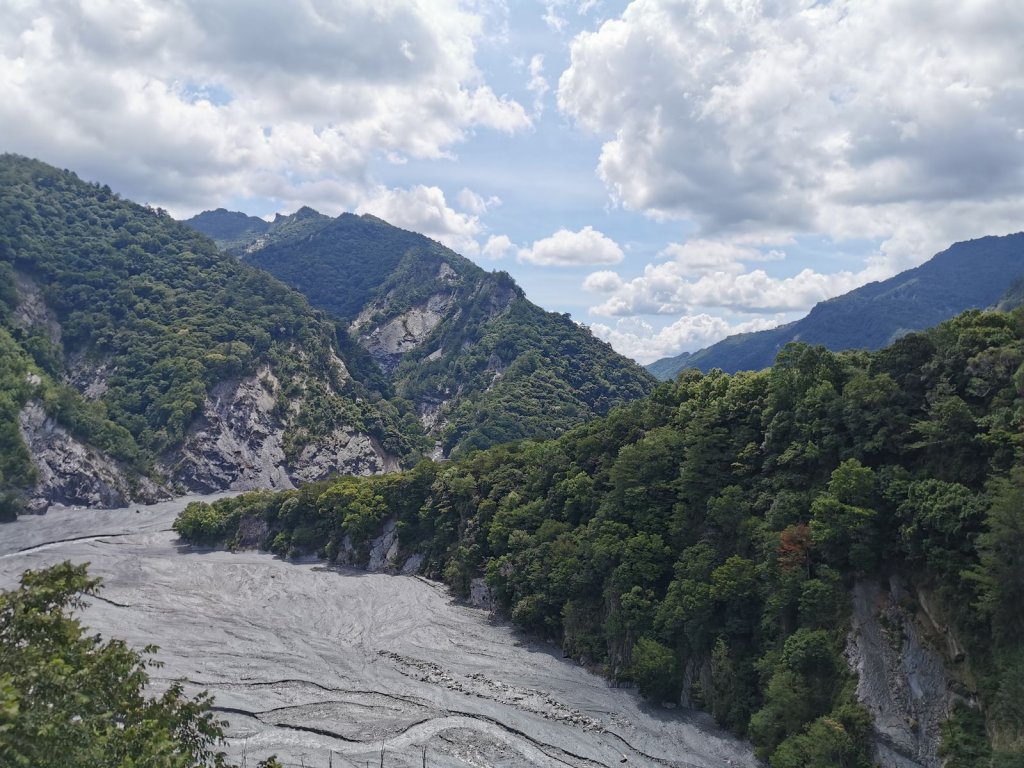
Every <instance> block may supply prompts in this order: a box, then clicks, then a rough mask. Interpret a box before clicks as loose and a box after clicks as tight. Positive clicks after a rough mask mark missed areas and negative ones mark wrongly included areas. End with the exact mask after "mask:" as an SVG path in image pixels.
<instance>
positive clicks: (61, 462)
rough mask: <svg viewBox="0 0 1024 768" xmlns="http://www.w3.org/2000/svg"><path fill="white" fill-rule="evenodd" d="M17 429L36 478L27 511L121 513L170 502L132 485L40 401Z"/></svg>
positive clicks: (162, 493) (142, 483)
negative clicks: (58, 508)
mask: <svg viewBox="0 0 1024 768" xmlns="http://www.w3.org/2000/svg"><path fill="white" fill-rule="evenodd" d="M19 426H20V428H21V435H22V438H23V439H24V440H25V444H26V445H27V446H28V449H29V452H30V454H31V455H32V462H33V464H34V465H35V467H36V471H37V472H38V476H39V480H38V482H37V483H36V485H35V487H34V488H33V489H32V490H31V491H30V492H29V494H28V508H29V509H30V510H31V511H34V512H42V511H44V510H46V508H47V507H49V506H50V505H51V504H64V505H66V506H88V507H123V506H125V505H127V504H130V503H131V502H133V501H139V502H142V503H146V504H148V503H152V502H155V501H159V500H161V499H167V498H170V494H169V493H168V492H167V490H166V489H164V488H161V487H159V486H157V485H156V484H155V483H153V482H151V481H150V480H147V479H145V478H143V479H142V480H139V481H138V482H137V483H133V482H132V481H131V479H130V478H129V474H128V472H127V471H126V470H125V469H124V468H123V467H122V466H121V465H120V464H119V463H118V462H117V461H116V460H115V459H112V458H111V457H110V456H107V455H105V454H103V453H102V452H100V451H97V450H95V449H93V448H89V447H88V446H86V445H83V444H82V443H80V442H79V441H78V440H76V439H75V438H74V437H72V436H71V435H70V434H69V433H68V432H67V431H66V430H65V429H64V428H63V427H61V426H60V425H58V424H57V422H56V421H54V420H53V419H52V418H50V417H49V416H48V415H47V414H46V411H45V410H44V409H43V406H42V405H41V404H40V403H39V402H38V401H31V402H29V403H27V404H26V405H25V407H24V408H23V409H22V410H21V414H20V417H19Z"/></svg>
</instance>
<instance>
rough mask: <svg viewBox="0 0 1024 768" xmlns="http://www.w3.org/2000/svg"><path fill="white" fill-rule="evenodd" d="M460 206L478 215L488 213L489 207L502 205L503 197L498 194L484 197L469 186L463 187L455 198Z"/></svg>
mask: <svg viewBox="0 0 1024 768" xmlns="http://www.w3.org/2000/svg"><path fill="white" fill-rule="evenodd" d="M455 199H456V200H457V201H458V203H459V206H460V207H461V208H462V209H463V210H466V211H469V212H470V213H472V214H475V215H477V216H482V215H483V214H485V213H487V211H488V209H490V208H496V207H497V206H499V205H501V198H500V197H498V196H497V195H491V196H490V197H487V198H484V197H482V196H480V195H478V194H477V193H476V192H474V191H473V190H472V189H469V187H463V188H462V189H460V190H459V194H458V195H457V196H456V198H455Z"/></svg>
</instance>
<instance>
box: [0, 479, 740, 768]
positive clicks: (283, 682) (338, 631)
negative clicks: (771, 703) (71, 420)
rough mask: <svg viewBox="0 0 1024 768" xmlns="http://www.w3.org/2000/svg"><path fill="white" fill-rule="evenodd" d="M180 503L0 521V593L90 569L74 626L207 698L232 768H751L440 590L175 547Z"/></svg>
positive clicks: (677, 719)
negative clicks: (143, 658) (134, 652)
mask: <svg viewBox="0 0 1024 768" xmlns="http://www.w3.org/2000/svg"><path fill="white" fill-rule="evenodd" d="M207 498H209V497H207ZM187 501H188V499H178V500H175V501H172V502H166V503H163V504H156V505H153V506H148V507H133V508H131V509H127V510H83V509H70V510H66V509H51V510H50V512H48V513H47V514H46V515H43V516H30V517H23V518H21V519H19V520H18V521H17V522H15V523H10V524H6V525H0V588H4V589H7V588H10V587H13V586H14V585H15V584H16V583H17V579H18V577H19V576H20V574H21V573H22V572H23V571H24V570H25V569H26V568H41V567H44V566H47V565H50V564H53V563H56V562H60V561H62V560H72V561H74V562H84V561H88V562H90V563H92V567H91V571H92V573H94V574H95V575H98V576H102V577H103V579H104V583H105V588H104V589H103V591H102V593H101V595H100V597H99V598H98V599H96V600H93V601H92V603H91V605H90V606H89V607H88V609H87V610H86V612H85V616H84V619H85V622H86V623H87V624H88V626H89V627H91V628H92V629H93V630H95V631H97V632H100V633H102V634H103V635H104V637H120V638H123V639H125V640H127V641H128V642H129V643H131V644H132V645H133V646H135V647H137V648H141V647H142V646H144V645H147V644H150V643H153V644H156V645H158V646H160V651H159V653H158V655H157V658H158V659H159V660H160V661H162V662H163V663H164V666H163V668H161V669H156V670H153V677H154V686H155V687H160V686H161V685H166V683H167V682H168V681H170V680H174V679H184V680H186V681H188V688H189V691H190V692H191V693H195V692H197V691H198V690H200V689H209V690H210V691H211V692H212V693H213V694H214V695H215V697H216V706H217V707H218V708H219V709H220V710H221V712H222V713H223V717H224V718H225V719H226V720H228V721H229V723H230V725H229V727H228V729H227V732H228V736H229V741H228V744H226V745H225V747H224V748H225V751H227V752H228V754H229V755H231V757H232V758H233V759H234V760H236V761H237V762H239V763H240V762H241V761H242V759H243V757H244V758H245V760H246V762H247V763H248V765H250V766H251V765H255V762H256V760H257V759H260V758H262V757H266V756H268V755H270V754H274V753H276V754H277V755H278V757H279V758H280V759H281V760H282V762H283V763H284V764H285V765H288V766H302V765H304V766H308V767H309V768H318V767H319V766H327V765H328V762H329V761H332V762H333V765H335V766H366V765H373V766H378V765H379V764H380V752H381V747H382V744H383V749H384V753H385V758H384V760H385V765H386V766H389V768H391V767H394V768H398V767H399V766H403V767H404V766H420V765H421V764H422V755H423V748H424V747H425V748H426V756H427V764H428V765H429V766H432V767H437V768H440V767H442V766H444V767H451V768H455V767H456V766H458V767H460V768H461V767H462V766H495V767H498V766H502V767H503V766H528V765H537V766H553V767H554V766H574V767H577V766H578V767H581V768H582V767H585V766H620V765H625V766H629V765H634V766H680V767H682V768H722V766H756V765H757V764H758V763H757V761H756V760H755V759H754V757H753V754H752V752H751V750H750V748H749V745H746V744H744V743H743V742H741V741H738V740H736V739H734V738H732V737H730V736H729V735H728V734H725V733H723V732H721V731H720V730H718V729H716V728H715V727H714V726H713V724H712V723H711V722H710V720H709V719H708V718H707V717H706V716H704V715H700V714H697V713H690V712H685V711H681V710H666V709H662V708H658V707H651V706H648V705H646V704H644V703H643V702H641V701H640V700H639V699H638V697H637V696H636V694H635V693H634V692H632V691H628V690H624V689H618V688H611V687H609V686H608V685H607V683H606V682H605V681H604V680H603V679H602V678H600V677H599V676H597V675H594V674H591V673H589V672H588V671H586V670H585V669H583V668H581V667H580V666H578V665H577V664H575V663H572V662H571V661H569V660H566V659H563V658H561V654H560V653H558V650H557V648H555V647H554V646H550V645H547V644H544V643H539V642H534V641H531V640H530V639H528V638H526V637H524V636H523V635H521V634H520V633H518V632H516V631H515V630H513V629H512V628H511V627H509V626H507V625H505V624H503V623H501V622H499V621H495V620H493V619H492V618H491V617H490V615H489V614H488V613H487V612H485V611H483V610H480V609H477V608H471V607H468V606H465V605H461V604H460V603H458V602H457V601H454V600H453V599H452V598H451V596H450V594H449V593H448V591H447V589H445V588H444V587H443V585H439V584H435V583H432V582H429V581H426V580H424V579H421V578H417V577H413V576H389V575H384V574H370V573H364V572H361V571H355V570H341V571H339V570H335V569H329V568H325V567H324V566H323V565H321V564H318V563H291V562H285V561H282V560H280V559H278V558H275V557H273V556H271V555H268V554H264V553H258V552H243V553H239V554H231V553H227V552H221V551H197V550H194V549H192V548H189V547H185V546H183V545H181V544H180V543H179V542H178V540H177V536H176V535H175V534H174V533H173V532H172V531H171V530H170V527H171V523H172V522H173V520H174V517H175V515H176V514H177V513H178V511H179V510H180V509H182V508H183V507H184V505H185V503H186V502H187ZM136 510H138V511H136ZM332 752H333V756H332V754H331V753H332Z"/></svg>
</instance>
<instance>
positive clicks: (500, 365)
mask: <svg viewBox="0 0 1024 768" xmlns="http://www.w3.org/2000/svg"><path fill="white" fill-rule="evenodd" d="M240 216H241V214H232V213H229V212H227V211H211V212H206V213H204V214H200V215H199V216H197V217H195V218H193V219H190V220H189V221H188V222H187V223H188V224H190V225H191V226H194V227H196V228H197V229H198V230H199V231H202V232H205V233H207V234H209V235H210V236H212V237H219V238H220V239H219V240H218V242H219V243H220V244H221V245H222V246H223V247H225V248H227V249H228V251H229V252H231V253H234V254H236V255H238V256H239V257H240V258H242V259H243V260H245V261H246V262H248V263H250V264H253V265H255V266H259V267H260V268H262V269H265V270H267V271H269V272H270V273H272V274H273V275H275V276H276V277H278V278H280V279H281V280H283V281H284V282H286V283H288V284H289V285H292V286H294V287H295V288H296V289H298V290H299V291H301V292H302V293H303V294H304V295H305V296H306V297H307V298H308V299H309V301H310V302H311V303H312V304H313V305H314V306H316V307H319V308H321V309H323V310H325V311H326V312H328V313H330V314H331V316H332V317H334V318H335V319H336V321H337V325H338V336H339V341H340V343H341V345H342V347H343V348H344V349H345V350H346V351H347V352H348V359H350V360H351V361H352V363H353V365H356V366H358V369H357V370H358V375H361V376H365V377H366V379H367V380H373V381H375V382H376V383H377V384H378V385H379V386H380V387H381V388H382V390H384V391H386V392H387V393H388V394H389V395H391V396H393V397H395V398H396V401H397V402H399V403H401V404H402V407H403V408H404V409H405V410H407V411H409V412H414V413H415V414H416V415H417V416H418V418H419V421H420V424H421V428H422V429H423V430H425V431H426V432H427V433H428V435H429V436H430V439H431V441H432V442H433V443H434V445H435V455H458V454H460V453H465V452H466V451H468V450H471V449H475V448H485V447H488V446H492V445H496V444H498V443H502V442H507V441H509V440H517V439H521V438H524V437H556V436H558V435H560V434H562V433H563V432H565V431H566V430H567V429H570V428H571V427H573V426H575V425H577V424H579V423H581V422H583V421H585V420H587V419H590V418H593V417H594V416H601V415H604V414H606V413H607V412H608V410H609V409H610V408H611V407H613V406H615V405H620V404H622V403H625V402H629V401H630V400H633V399H635V398H637V397H641V396H643V395H645V394H647V393H648V392H649V391H650V390H651V388H652V386H653V382H654V380H653V377H651V376H650V375H649V374H647V373H646V371H644V370H643V369H642V368H640V367H639V366H638V365H636V364H635V363H634V362H633V361H631V360H628V359H626V358H624V357H622V356H621V355H619V354H617V353H616V352H614V351H613V350H612V349H611V347H609V346H608V345H607V344H605V343H604V342H602V341H600V340H598V339H596V338H594V336H593V335H591V333H590V332H589V331H588V330H587V329H585V328H581V327H580V326H578V325H576V324H575V323H574V322H572V321H571V320H570V319H569V318H568V317H566V316H563V315H559V314H555V313H550V312H545V311H543V310H542V309H540V308H539V307H537V306H536V305H534V304H532V303H530V302H529V301H527V299H526V297H525V296H524V295H523V292H522V290H521V289H520V288H519V287H518V286H517V285H516V284H515V281H513V280H512V278H511V277H510V276H509V275H508V274H507V273H504V272H492V273H488V272H485V271H484V270H482V269H480V268H479V267H477V266H476V265H475V264H473V263H472V262H470V261H469V260H468V259H465V258H463V257H461V256H459V255H458V254H456V253H454V252H453V251H451V250H449V249H447V248H445V247H444V246H442V245H440V244H438V243H436V242H434V241H432V240H430V239H429V238H426V237H424V236H423V235H419V234H416V233H414V232H407V231H405V230H402V229H399V228H397V227H393V226H391V225H390V224H387V223H386V222H384V221H381V220H380V219H377V218H374V217H372V216H354V215H352V214H342V215H341V216H339V217H337V218H333V219H332V218H329V217H327V216H323V215H321V214H319V213H317V212H316V211H313V210H312V209H309V208H303V209H301V210H299V211H298V212H296V213H295V214H293V215H291V216H279V217H278V218H277V219H276V220H275V221H274V222H273V223H271V224H267V223H266V222H263V224H264V225H266V229H263V230H261V231H259V232H255V231H254V230H255V229H259V225H258V224H256V223H255V222H258V221H260V220H258V219H257V220H252V219H247V218H246V217H244V216H241V218H239V217H240ZM240 232H250V233H251V234H250V235H249V239H248V240H247V241H245V242H243V243H241V244H240V243H239V239H240V237H242V236H241V235H240V234H239V233H240ZM242 239H243V240H244V237H242Z"/></svg>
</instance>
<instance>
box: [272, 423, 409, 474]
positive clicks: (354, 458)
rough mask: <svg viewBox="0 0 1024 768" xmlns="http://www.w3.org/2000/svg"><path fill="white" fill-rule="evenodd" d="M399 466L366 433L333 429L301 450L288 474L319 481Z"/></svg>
mask: <svg viewBox="0 0 1024 768" xmlns="http://www.w3.org/2000/svg"><path fill="white" fill-rule="evenodd" d="M399 468H400V465H399V462H398V459H397V458H396V457H394V456H390V455H389V454H388V453H387V452H386V451H385V450H384V449H383V448H382V447H381V445H380V443H379V442H378V441H377V440H375V439H374V438H372V437H371V436H369V435H365V434H363V433H361V432H356V431H355V430H351V429H336V430H335V431H334V432H333V433H331V434H330V435H328V436H327V437H325V438H323V439H321V440H317V441H316V442H314V443H311V444H310V445H307V446H306V447H305V448H303V449H302V452H301V453H300V454H299V457H298V459H297V460H296V462H295V468H294V469H293V470H292V472H291V477H292V479H293V480H294V481H296V482H302V483H308V482H312V481H315V480H323V479H324V478H326V477H329V476H330V475H333V474H343V475H377V474H380V473H382V472H394V471H396V470H398V469H399Z"/></svg>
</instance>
